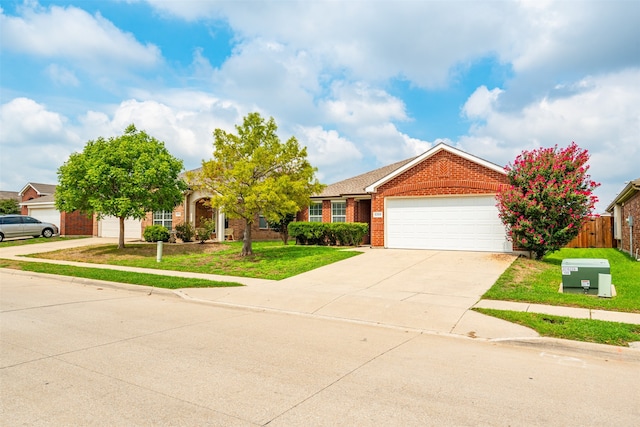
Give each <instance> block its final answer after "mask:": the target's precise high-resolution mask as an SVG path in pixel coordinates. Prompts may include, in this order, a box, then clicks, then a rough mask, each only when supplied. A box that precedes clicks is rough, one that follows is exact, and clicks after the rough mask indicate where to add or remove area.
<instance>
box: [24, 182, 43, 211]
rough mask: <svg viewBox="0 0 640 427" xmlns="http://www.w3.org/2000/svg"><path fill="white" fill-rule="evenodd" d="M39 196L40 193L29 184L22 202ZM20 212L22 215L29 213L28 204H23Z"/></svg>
mask: <svg viewBox="0 0 640 427" xmlns="http://www.w3.org/2000/svg"><path fill="white" fill-rule="evenodd" d="M38 197H40V196H39V195H38V193H37V192H36V190H34V189H33V187H31V186H29V188H27V190H26V191H25V192H24V194H23V195H22V200H21V202H27V201H29V200H32V199H37V198H38ZM20 213H21V214H22V215H29V208H28V207H26V206H22V207H21V208H20Z"/></svg>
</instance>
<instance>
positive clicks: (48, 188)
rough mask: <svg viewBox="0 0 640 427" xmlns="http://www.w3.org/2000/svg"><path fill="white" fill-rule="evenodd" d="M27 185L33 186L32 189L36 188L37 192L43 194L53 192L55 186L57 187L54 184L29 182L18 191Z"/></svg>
mask: <svg viewBox="0 0 640 427" xmlns="http://www.w3.org/2000/svg"><path fill="white" fill-rule="evenodd" d="M29 186H31V187H33V189H34V190H36V191H37V192H38V194H42V195H45V196H46V195H49V194H53V193H55V192H56V187H57V186H56V185H55V184H40V183H37V182H29V183H28V184H27V185H25V186H24V188H23V189H22V190H21V191H20V193H22V192H23V191H24V190H25V189H26V188H27V187H29Z"/></svg>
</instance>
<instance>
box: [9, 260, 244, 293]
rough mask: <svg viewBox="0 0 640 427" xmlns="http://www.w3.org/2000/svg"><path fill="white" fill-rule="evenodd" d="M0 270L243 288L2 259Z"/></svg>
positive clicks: (164, 285)
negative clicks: (9, 269)
mask: <svg viewBox="0 0 640 427" xmlns="http://www.w3.org/2000/svg"><path fill="white" fill-rule="evenodd" d="M0 268H11V269H14V270H22V271H33V272H36V273H47V274H57V275H60V276H71V277H82V278H85V279H95V280H105V281H107V282H117V283H129V284H132V285H143V286H153V287H155V288H166V289H181V288H220V287H229V286H242V285H241V284H240V283H236V282H221V281H216V280H207V279H192V278H187V277H174V276H162V275H159V274H147V273H136V272H131V271H118V270H110V269H105V268H87V267H75V266H71V265H59V264H50V263H44V262H31V261H14V260H8V259H0Z"/></svg>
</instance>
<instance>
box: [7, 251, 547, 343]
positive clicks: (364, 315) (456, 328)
mask: <svg viewBox="0 0 640 427" xmlns="http://www.w3.org/2000/svg"><path fill="white" fill-rule="evenodd" d="M115 241H116V240H115V239H104V238H91V239H78V240H68V241H62V242H48V243H43V244H38V245H24V246H14V247H7V248H2V249H0V258H14V259H21V260H24V261H28V260H33V261H44V262H52V263H56V264H58V263H62V264H71V265H85V264H82V263H77V262H68V261H53V260H37V259H34V258H23V257H21V256H20V255H25V254H29V253H36V252H45V251H50V250H57V249H64V248H68V247H69V248H70V247H75V246H83V245H95V244H103V243H113V242H115ZM357 250H358V251H361V252H363V254H362V255H359V256H356V257H353V258H349V259H347V260H344V261H340V262H337V263H334V264H331V265H328V266H325V267H322V268H319V269H316V270H313V271H309V272H307V273H303V274H300V275H298V276H294V277H291V278H289V279H285V280H281V281H272V280H263V279H251V278H239V277H232V276H216V275H209V274H201V273H189V272H178V271H168V270H152V271H149V270H147V269H140V268H135V267H123V266H104V265H102V266H100V267H101V268H113V269H117V270H126V271H144V272H152V273H154V274H166V275H172V276H181V277H203V278H208V279H212V280H227V281H237V282H241V283H243V284H245V285H246V286H244V287H238V288H197V289H195V288H194V289H182V290H179V291H176V293H177V294H179V295H180V296H182V297H184V298H187V299H192V300H197V301H204V302H209V303H215V304H219V305H229V306H239V307H246V308H251V309H259V310H273V311H282V312H288V313H296V314H305V315H310V316H317V317H323V318H332V319H340V320H349V321H354V322H363V323H370V324H377V325H384V326H389V327H398V328H404V329H412V330H417V331H428V332H436V333H453V334H461V335H468V336H472V337H481V338H506V337H535V336H538V334H537V333H536V332H535V331H533V330H531V329H528V328H525V327H522V326H519V325H515V324H512V323H509V322H506V321H503V320H499V319H496V318H492V317H489V316H484V315H481V314H478V313H476V312H474V311H469V308H471V307H472V306H473V305H474V304H475V303H476V302H477V301H478V300H479V299H480V296H481V295H482V294H483V293H484V292H485V291H487V290H488V289H489V288H490V287H491V286H492V285H493V283H494V282H495V281H496V279H497V278H498V277H499V276H500V275H501V274H502V273H503V272H504V270H505V269H506V268H507V267H508V266H509V265H511V263H512V262H513V260H514V259H515V257H514V256H512V255H507V254H494V253H487V252H458V251H431V250H399V249H369V248H359V249H357Z"/></svg>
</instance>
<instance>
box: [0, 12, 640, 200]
mask: <svg viewBox="0 0 640 427" xmlns="http://www.w3.org/2000/svg"><path fill="white" fill-rule="evenodd" d="M638 22H640V1H637V0H599V1H590V0H584V1H578V0H563V1H553V0H531V1H528V0H523V1H515V0H514V1H506V0H505V1H500V0H492V1H484V0H477V1H471V0H468V1H464V0H448V1H445V0H441V1H429V0H424V1H418V0H405V1H392V0H368V1H365V0H342V1H319V0H318V1H316V0H311V1H286V0H271V1H258V0H252V1H243V0H239V1H231V0H226V1H217V0H211V1H205V0H176V1H172V0H113V1H108V0H84V1H79V0H66V1H65V0H60V1H58V0H55V1H44V0H41V1H33V0H27V1H11V0H0V150H1V151H0V167H1V171H0V190H4V191H19V190H21V189H22V188H23V187H24V186H25V185H26V184H27V183H28V182H35V183H46V184H55V183H57V170H58V168H59V167H60V166H61V165H62V164H64V162H65V161H66V160H67V159H68V157H69V155H70V154H71V153H73V152H80V151H82V149H83V147H84V146H85V144H86V143H87V142H88V141H90V140H94V139H97V138H99V137H104V138H108V137H112V136H118V135H121V134H122V133H123V132H124V129H125V128H126V127H127V125H129V124H131V123H134V124H135V125H136V127H137V128H138V129H141V130H145V131H146V132H147V133H148V134H150V135H151V136H153V137H155V138H157V139H158V140H161V141H163V142H164V143H165V145H166V147H167V149H168V150H169V151H170V152H171V154H172V155H173V156H175V157H177V158H179V159H181V160H183V162H184V166H185V169H186V170H190V169H195V168H197V167H199V166H200V165H201V162H202V160H208V159H211V158H212V155H213V135H212V134H213V131H214V130H215V129H218V128H220V129H224V130H226V131H229V132H233V131H235V125H238V124H241V123H242V119H243V117H245V116H246V115H247V114H248V113H250V112H253V111H257V112H259V113H260V114H261V115H262V116H263V117H265V118H268V117H273V118H274V119H275V121H276V123H277V124H278V133H279V135H280V138H281V140H283V141H284V140H287V139H288V138H290V137H291V136H295V137H296V138H297V140H298V141H299V143H300V145H302V146H306V147H307V152H308V158H309V160H310V162H311V163H312V165H314V166H315V167H317V168H318V172H317V177H318V178H319V179H320V181H321V182H323V183H325V184H331V183H333V182H337V181H339V180H342V179H345V178H349V177H351V176H355V175H357V174H360V173H363V172H367V171H369V170H372V169H375V168H378V167H381V166H385V165H388V164H391V163H393V162H395V161H399V160H402V159H406V158H409V157H412V156H415V155H418V154H420V153H422V152H424V151H426V150H428V149H429V148H431V147H433V146H434V145H436V144H438V143H440V142H444V143H447V144H450V145H452V146H454V147H457V148H459V149H462V150H464V151H466V152H468V153H470V154H473V155H475V156H478V157H480V158H483V159H485V160H488V161H490V162H493V163H496V164H498V165H501V166H505V165H508V164H509V163H510V162H513V160H514V159H515V157H516V156H517V155H518V154H520V153H521V152H522V151H523V150H533V149H536V148H539V147H553V146H555V145H557V146H558V147H566V146H568V145H569V144H570V143H571V142H572V141H575V142H576V143H577V144H578V146H580V147H581V148H584V149H586V150H588V151H589V153H590V155H591V158H590V161H589V165H590V169H589V173H590V174H591V178H592V179H593V180H595V181H597V182H599V183H601V186H600V187H599V188H598V189H597V190H596V195H597V196H598V197H599V199H600V202H599V203H598V205H597V211H598V212H604V209H605V208H606V207H607V205H608V204H609V203H610V202H611V201H612V200H613V198H614V197H615V196H616V195H617V194H618V192H619V191H620V190H621V189H622V188H623V187H624V185H625V183H626V182H627V181H630V180H633V179H636V178H640V25H638Z"/></svg>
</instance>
